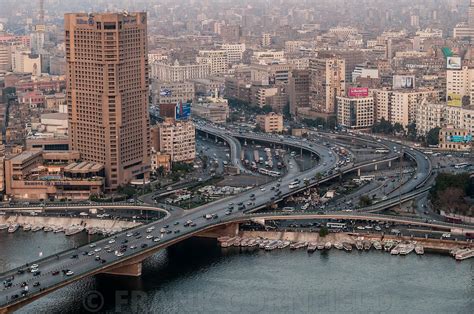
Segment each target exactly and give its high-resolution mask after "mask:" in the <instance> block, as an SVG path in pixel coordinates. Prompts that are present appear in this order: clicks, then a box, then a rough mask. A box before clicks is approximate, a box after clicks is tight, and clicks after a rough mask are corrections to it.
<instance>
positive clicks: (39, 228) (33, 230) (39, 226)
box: [31, 225, 43, 232]
mask: <svg viewBox="0 0 474 314" xmlns="http://www.w3.org/2000/svg"><path fill="white" fill-rule="evenodd" d="M41 229H43V226H41V225H38V226H33V227H32V228H31V231H32V232H37V231H40V230H41Z"/></svg>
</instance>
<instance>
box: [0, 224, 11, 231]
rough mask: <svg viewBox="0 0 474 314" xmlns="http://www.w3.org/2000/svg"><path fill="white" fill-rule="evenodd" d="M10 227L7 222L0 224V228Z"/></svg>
mask: <svg viewBox="0 0 474 314" xmlns="http://www.w3.org/2000/svg"><path fill="white" fill-rule="evenodd" d="M8 227H10V225H9V224H0V230H4V229H8Z"/></svg>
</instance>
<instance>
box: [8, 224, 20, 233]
mask: <svg viewBox="0 0 474 314" xmlns="http://www.w3.org/2000/svg"><path fill="white" fill-rule="evenodd" d="M19 227H20V225H19V224H12V225H10V227H8V232H9V233H13V232H15V231H17V230H18V228H19Z"/></svg>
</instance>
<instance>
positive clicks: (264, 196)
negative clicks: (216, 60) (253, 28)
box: [0, 129, 431, 309]
mask: <svg viewBox="0 0 474 314" xmlns="http://www.w3.org/2000/svg"><path fill="white" fill-rule="evenodd" d="M210 132H214V134H215V135H218V136H219V137H221V138H223V139H225V140H227V139H226V137H230V138H234V137H246V138H248V139H254V140H258V141H265V142H271V143H275V144H284V145H288V146H293V147H295V148H298V147H300V148H302V149H305V150H307V151H311V152H312V153H314V154H317V155H318V156H319V159H320V162H319V164H318V165H317V166H315V167H313V168H311V169H309V170H306V171H304V172H300V171H299V170H298V169H297V167H293V168H290V169H289V171H288V173H287V174H286V175H285V176H284V177H282V178H281V179H279V180H278V181H274V182H271V183H268V184H265V185H262V186H259V187H257V188H254V189H251V190H248V191H246V192H244V193H241V194H238V195H236V196H233V197H229V198H226V199H222V200H218V201H216V202H213V203H210V204H207V205H204V206H201V207H198V208H196V209H194V210H192V211H189V212H186V213H183V214H182V215H172V216H169V217H167V219H165V220H162V221H158V222H153V223H151V224H148V225H145V226H140V227H138V228H135V229H134V230H133V233H130V232H123V233H120V234H117V235H116V236H114V237H111V238H107V239H103V240H100V241H98V242H96V243H94V245H95V246H94V247H90V246H82V247H79V248H76V249H73V250H69V251H67V252H62V253H59V254H58V255H55V256H50V257H47V258H44V259H42V260H39V261H36V262H32V263H30V266H31V264H33V263H34V264H37V265H38V267H37V269H38V271H39V272H40V274H38V275H35V273H32V272H31V271H28V269H27V268H28V267H27V266H26V265H24V266H22V267H20V268H17V269H14V270H11V271H9V272H7V273H4V274H1V275H0V281H1V282H4V281H5V280H8V278H11V277H12V276H14V279H13V280H12V284H11V286H10V287H8V288H4V287H3V286H0V289H1V290H0V309H1V308H7V307H9V306H13V305H14V304H22V303H27V302H28V301H29V300H33V299H34V298H35V297H37V296H40V295H42V294H45V293H48V292H50V291H53V290H55V289H58V288H60V287H62V286H64V285H66V284H69V283H71V282H73V281H76V280H79V279H81V278H83V277H86V276H90V275H93V274H96V273H100V272H104V271H107V270H110V269H113V268H114V267H116V266H117V265H119V264H123V262H124V261H125V260H129V259H137V258H138V259H139V258H140V257H146V256H149V255H150V254H153V253H154V252H156V251H157V250H159V249H161V248H164V247H166V246H168V245H170V244H173V243H176V242H177V241H181V240H182V239H185V238H187V237H190V236H192V235H194V234H196V233H197V232H201V231H203V230H207V229H210V228H213V227H214V226H216V225H219V224H224V223H226V222H230V221H240V220H245V219H246V218H245V215H247V214H245V212H250V211H254V210H256V209H259V208H263V207H266V206H267V205H269V204H271V203H273V202H276V201H278V200H280V199H283V198H284V197H285V196H288V195H290V194H292V193H295V192H296V191H301V190H304V189H305V188H307V186H311V185H314V184H317V183H318V182H317V181H316V179H315V177H316V176H317V174H329V173H330V172H331V170H333V169H334V168H335V166H336V165H337V162H338V156H337V155H336V154H335V153H334V152H333V151H332V150H331V149H330V148H328V147H326V146H324V145H321V144H320V143H316V142H310V141H303V140H299V139H294V138H284V139H283V138H280V137H275V136H261V135H257V134H246V135H244V134H234V133H232V132H228V131H225V130H219V129H212V130H211V131H210ZM224 136H225V137H224ZM367 140H369V139H367ZM232 142H233V143H234V144H235V146H232V144H231V151H232V152H235V153H233V154H232V156H233V157H232V160H233V162H234V163H235V164H236V165H238V164H239V162H238V160H237V159H238V158H239V156H240V143H239V145H237V143H236V142H235V141H234V140H233V141H232ZM383 144H384V145H387V146H388V147H392V148H393V150H392V152H391V153H390V154H389V155H386V156H384V157H383V158H381V159H380V160H372V161H366V162H362V163H359V164H357V165H353V166H352V167H350V168H347V169H343V172H348V171H353V169H357V167H366V166H370V165H374V164H376V163H379V162H382V160H383V161H385V162H387V161H388V160H394V159H395V158H397V154H396V153H395V152H394V150H397V151H400V149H401V145H399V144H396V143H393V142H389V141H384V143H383ZM410 154H411V155H413V158H415V159H416V162H417V164H418V168H419V170H418V175H417V178H416V179H414V180H413V182H412V183H411V184H410V186H409V187H407V188H406V189H407V190H409V189H413V188H415V187H416V186H418V185H420V184H421V183H422V181H424V180H425V179H426V177H427V176H428V175H429V173H430V169H431V166H430V164H429V162H427V159H425V157H424V155H423V154H421V153H420V152H418V151H410ZM295 164H296V163H295ZM334 175H337V173H336V174H334ZM334 175H329V176H326V177H323V179H321V180H319V183H320V182H321V181H324V180H327V179H328V178H331V177H333V176H334ZM290 185H292V186H293V187H291V188H290ZM230 210H231V211H230ZM206 215H207V217H206ZM209 217H212V218H209ZM186 222H188V226H186V227H185V226H184V225H185V223H186ZM150 227H153V228H154V229H153V230H149V231H150V232H147V229H148V228H150ZM58 271H59V274H56V275H55V273H56V272H58ZM63 271H64V273H63ZM67 271H70V272H69V273H68V274H69V275H66V272H67ZM36 273H38V272H36ZM37 282H38V283H39V285H38V284H35V283H37ZM23 283H26V284H27V285H28V292H27V293H26V295H25V296H22V293H23V294H24V290H25V288H24V287H22V284H23ZM7 285H9V284H7Z"/></svg>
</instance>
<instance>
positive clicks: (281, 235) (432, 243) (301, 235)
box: [239, 231, 474, 253]
mask: <svg viewBox="0 0 474 314" xmlns="http://www.w3.org/2000/svg"><path fill="white" fill-rule="evenodd" d="M239 236H240V237H242V238H265V239H269V240H286V241H291V242H327V241H330V242H332V243H334V242H336V241H337V242H348V243H351V244H355V242H356V240H357V239H359V240H379V241H384V240H394V241H416V243H419V244H421V245H422V246H423V247H424V249H425V251H428V252H439V253H449V252H450V251H451V250H453V249H456V248H461V247H468V248H474V243H472V242H466V241H453V240H440V239H425V238H411V237H397V236H392V235H384V236H383V235H381V234H361V233H357V234H353V233H330V234H328V235H327V236H325V237H324V238H322V237H320V236H319V234H318V233H312V232H286V231H240V232H239Z"/></svg>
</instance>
